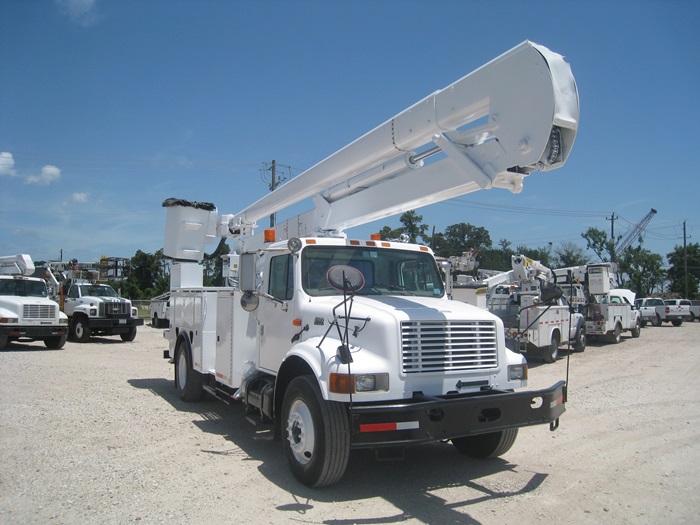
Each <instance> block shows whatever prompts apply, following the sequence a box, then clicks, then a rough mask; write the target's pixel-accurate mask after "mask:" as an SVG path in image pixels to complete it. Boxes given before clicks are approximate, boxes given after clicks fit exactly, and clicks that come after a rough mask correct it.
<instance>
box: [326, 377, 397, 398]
mask: <svg viewBox="0 0 700 525" xmlns="http://www.w3.org/2000/svg"><path fill="white" fill-rule="evenodd" d="M328 386H329V389H330V391H331V392H333V393H336V394H354V393H356V392H387V391H388V390H389V374H359V375H355V374H331V376H330V381H329V385H328Z"/></svg>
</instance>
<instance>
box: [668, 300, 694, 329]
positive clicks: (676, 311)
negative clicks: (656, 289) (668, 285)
mask: <svg viewBox="0 0 700 525" xmlns="http://www.w3.org/2000/svg"><path fill="white" fill-rule="evenodd" d="M664 303H665V304H666V306H667V307H668V310H667V311H666V312H667V313H666V317H669V316H670V317H671V318H672V319H676V318H677V316H679V317H680V318H681V320H682V321H692V320H693V315H692V314H691V311H690V301H688V299H666V300H665V301H664ZM674 326H677V325H675V324H674Z"/></svg>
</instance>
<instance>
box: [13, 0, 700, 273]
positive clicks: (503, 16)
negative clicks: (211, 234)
mask: <svg viewBox="0 0 700 525" xmlns="http://www.w3.org/2000/svg"><path fill="white" fill-rule="evenodd" d="M698 20H700V2H696V1H690V0H689V1H679V0H677V1H663V2H662V1H657V2H651V1H637V2H632V1H629V2H622V1H605V2H603V1H600V2H599V1H588V2H567V1H558V2H550V1H535V2H522V1H518V2H515V1H514V2H511V1H457V0H448V1H428V0H426V1H418V0H405V1H393V0H385V1H381V0H373V1H369V0H356V1H344V0H338V1H330V0H327V1H321V0H317V1H311V0H298V1H292V0H287V1H282V0H278V1H264V0H257V1H230V2H225V1H223V0H220V1H214V0H201V1H193V0H190V1H184V0H167V1H165V0H163V1H156V0H153V1H149V2H144V1H138V0H120V1H111V2H108V1H104V0H56V1H49V0H34V1H31V2H27V1H23V0H6V1H4V2H2V3H0V63H1V64H2V71H3V74H2V81H1V82H0V152H2V154H0V221H1V223H2V228H0V255H6V254H8V255H9V254H15V253H29V254H30V255H31V256H32V257H33V258H34V259H35V260H46V259H58V258H59V257H60V256H61V250H62V255H63V259H64V260H68V259H73V258H77V259H79V260H81V261H95V260H97V259H98V258H99V257H100V256H101V255H107V256H112V257H131V256H132V255H133V254H134V253H135V252H136V250H139V249H140V250H143V251H146V252H154V251H156V250H157V249H159V248H161V247H162V246H163V234H164V228H165V212H164V209H163V208H162V207H161V203H162V202H163V200H165V199H166V198H168V197H179V198H185V199H188V200H196V201H207V202H213V203H214V204H216V206H217V208H218V209H219V212H221V213H235V212H238V211H240V210H241V209H243V208H244V207H245V206H247V205H248V204H250V203H252V202H254V201H256V200H257V199H258V198H260V197H261V196H263V195H264V194H265V193H266V192H267V183H266V181H265V180H264V179H265V174H266V173H267V172H266V171H265V167H266V165H265V164H264V163H268V166H269V163H270V162H271V160H272V159H275V160H276V161H277V162H278V163H279V165H280V170H279V171H280V172H281V173H283V174H292V175H297V174H299V173H301V172H302V171H303V170H304V169H307V168H309V167H311V166H313V165H314V164H316V163H317V162H319V161H320V160H322V159H324V158H325V157H327V156H328V155H330V154H332V153H333V152H335V151H336V150H338V149H340V148H342V147H343V146H345V145H346V144H348V143H350V142H352V141H353V140H354V139H356V138H357V137H359V136H361V135H363V134H364V133H366V132H367V131H369V130H370V129H373V128H374V127H375V126H377V125H379V124H381V123H383V122H385V121H386V120H387V119H389V118H391V117H392V116H394V115H395V114H397V113H399V112H400V111H402V110H403V109H405V108H406V107H408V106H410V105H412V104H413V103H415V102H417V101H418V100H420V99H422V98H423V97H425V96H426V95H428V94H430V93H432V92H433V91H435V90H437V89H441V88H443V87H445V86H446V85H448V84H450V83H452V82H453V81H455V80H457V79H458V78H460V77H462V76H464V75H465V74H467V73H469V72H471V71H473V70H474V69H476V68H477V67H479V66H481V65H483V64H484V63H486V62H488V61H489V60H491V59H493V58H495V57H496V56H498V55H500V54H502V53H504V52H505V51H507V50H509V49H510V48H512V47H513V46H515V45H517V44H519V43H520V42H522V41H523V40H532V41H534V42H537V43H540V44H543V45H545V46H547V47H549V48H550V49H552V50H553V51H556V52H558V53H560V54H562V55H564V56H565V57H566V59H567V61H568V62H569V63H570V64H571V67H572V70H573V73H574V76H575V77H576V81H577V84H578V88H579V94H580V100H581V121H580V128H579V133H578V136H577V138H576V143H575V146H574V149H573V152H572V154H571V156H570V158H569V161H568V162H567V164H566V165H565V166H564V167H563V168H562V169H559V170H555V171H553V172H549V173H535V174H533V175H532V176H530V177H528V178H527V179H526V180H525V188H524V190H523V192H522V193H521V194H519V195H513V194H511V193H509V192H508V191H505V190H498V189H494V190H490V191H481V192H477V193H474V194H470V195H467V196H464V197H460V198H458V199H455V200H452V201H448V202H445V203H442V204H438V205H433V206H430V207H427V208H421V209H419V210H418V213H419V214H420V215H422V216H423V222H424V223H425V224H428V225H429V226H430V228H432V227H433V226H434V227H435V228H436V229H437V231H442V230H444V228H445V227H446V226H448V225H450V224H455V223H459V222H468V223H471V224H474V225H477V226H483V227H485V228H486V229H488V230H489V232H490V234H491V238H492V240H493V241H494V244H495V243H497V242H498V240H499V239H508V240H509V241H510V242H511V243H512V244H513V246H517V245H527V246H530V247H537V246H546V245H547V244H548V243H549V242H551V243H553V246H554V247H557V246H559V245H560V244H561V243H562V242H567V241H572V242H576V243H578V244H580V245H581V246H582V247H585V242H584V241H583V240H582V239H581V237H580V234H581V232H583V231H585V230H586V229H587V228H589V227H591V226H593V227H597V228H601V229H604V230H606V231H608V232H609V230H610V221H609V220H606V218H609V217H610V216H611V215H612V213H613V212H614V213H615V214H616V215H617V216H619V217H620V218H619V219H618V220H617V221H616V222H615V231H616V233H621V234H624V233H625V232H626V231H627V230H629V229H630V228H631V227H632V226H633V225H634V224H635V223H636V222H637V221H639V220H640V219H642V218H643V217H644V216H645V215H646V214H647V212H649V210H650V209H651V208H655V209H656V210H658V214H657V215H656V216H655V217H654V219H652V221H651V223H650V224H649V226H648V228H647V232H646V234H645V236H644V246H645V247H647V248H649V249H650V250H652V251H654V252H656V253H660V254H662V255H665V254H666V253H668V252H670V251H671V250H672V249H673V248H674V246H676V245H682V242H683V239H682V226H683V222H684V221H686V227H687V233H688V237H689V238H688V242H700V212H699V211H698V200H699V199H698V194H699V190H700V182H698V180H699V176H698V174H697V172H696V171H695V166H696V165H697V159H695V158H694V157H693V155H694V152H695V151H697V150H696V149H695V146H694V144H696V142H697V141H698V139H700V132H699V131H698V122H700V96H699V95H698V93H699V91H698V86H699V85H700V37H698V36H697V35H698V32H697V27H696V26H697V22H698ZM286 166H289V167H290V168H286ZM297 211H302V210H297ZM280 218H284V214H280ZM398 224H399V222H398V217H396V218H392V219H386V220H383V221H379V223H378V224H377V223H375V224H369V225H365V226H362V227H358V228H355V229H353V230H351V231H350V232H349V233H350V235H351V236H353V237H359V238H367V237H368V236H369V234H370V233H371V232H374V231H378V230H379V229H380V227H381V226H382V225H390V226H392V227H395V226H398Z"/></svg>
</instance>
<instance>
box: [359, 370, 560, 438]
mask: <svg viewBox="0 0 700 525" xmlns="http://www.w3.org/2000/svg"><path fill="white" fill-rule="evenodd" d="M565 391H566V383H565V382H564V381H559V382H558V383H556V384H555V385H553V386H551V387H550V388H547V389H544V390H535V391H527V392H492V391H491V392H482V393H479V394H476V395H469V396H459V397H435V398H428V397H424V396H420V395H418V396H414V398H413V399H411V400H407V401H406V402H403V403H397V404H392V405H386V404H382V405H369V406H353V407H352V408H351V410H350V413H351V422H352V437H351V447H352V448H364V447H378V446H404V445H417V444H420V443H429V442H432V441H441V440H445V439H452V438H458V437H463V436H469V435H476V434H485V433H488V432H497V431H500V430H507V429H512V428H520V427H526V426H532V425H541V424H545V423H550V426H551V427H552V428H556V426H557V425H558V419H559V416H561V415H562V414H563V413H564V412H565V411H566V407H565Z"/></svg>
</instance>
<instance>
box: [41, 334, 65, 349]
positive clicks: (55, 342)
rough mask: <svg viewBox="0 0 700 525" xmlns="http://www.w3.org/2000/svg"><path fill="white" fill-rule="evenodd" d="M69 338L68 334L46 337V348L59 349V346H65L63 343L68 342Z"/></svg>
mask: <svg viewBox="0 0 700 525" xmlns="http://www.w3.org/2000/svg"><path fill="white" fill-rule="evenodd" d="M67 339H68V334H63V335H53V336H51V337H47V338H46V339H44V346H46V348H48V349H49V350H58V349H59V348H63V345H65V344H66V340H67Z"/></svg>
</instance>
